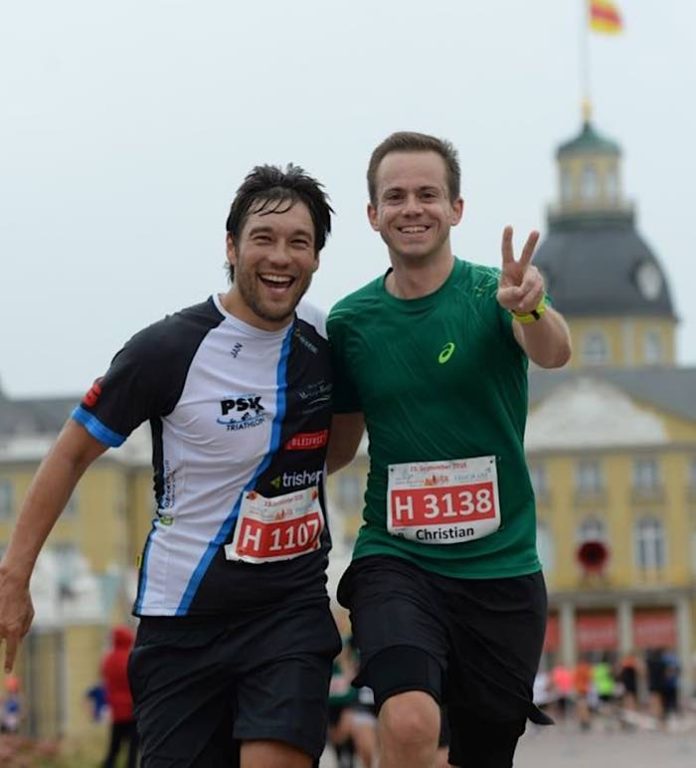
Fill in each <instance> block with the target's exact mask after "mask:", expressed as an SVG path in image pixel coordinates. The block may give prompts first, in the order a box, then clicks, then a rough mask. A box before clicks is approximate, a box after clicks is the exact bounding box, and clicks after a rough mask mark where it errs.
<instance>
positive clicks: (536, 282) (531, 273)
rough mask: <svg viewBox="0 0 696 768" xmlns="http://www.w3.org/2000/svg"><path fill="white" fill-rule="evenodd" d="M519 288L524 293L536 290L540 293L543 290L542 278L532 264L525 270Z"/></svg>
mask: <svg viewBox="0 0 696 768" xmlns="http://www.w3.org/2000/svg"><path fill="white" fill-rule="evenodd" d="M520 286H521V288H522V290H523V291H525V293H530V292H531V291H533V290H536V289H537V288H538V289H539V290H540V291H543V290H544V278H543V277H542V276H541V272H539V270H538V269H537V268H536V267H535V266H534V265H533V264H532V265H531V266H529V267H527V269H525V271H524V274H523V276H522V282H521V283H520Z"/></svg>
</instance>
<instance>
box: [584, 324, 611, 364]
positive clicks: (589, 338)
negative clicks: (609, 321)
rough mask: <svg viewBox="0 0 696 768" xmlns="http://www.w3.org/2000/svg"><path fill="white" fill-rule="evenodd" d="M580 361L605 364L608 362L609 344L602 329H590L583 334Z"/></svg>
mask: <svg viewBox="0 0 696 768" xmlns="http://www.w3.org/2000/svg"><path fill="white" fill-rule="evenodd" d="M582 361H583V362H584V363H586V364H587V365H606V363H608V362H609V344H608V342H607V337H606V336H605V335H604V333H603V332H602V331H590V332H589V333H586V334H585V338H584V339H583V344H582Z"/></svg>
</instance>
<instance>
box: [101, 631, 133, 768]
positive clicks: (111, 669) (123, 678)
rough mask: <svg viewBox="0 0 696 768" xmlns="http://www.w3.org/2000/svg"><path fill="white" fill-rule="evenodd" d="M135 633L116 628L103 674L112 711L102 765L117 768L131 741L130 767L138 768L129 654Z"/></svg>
mask: <svg viewBox="0 0 696 768" xmlns="http://www.w3.org/2000/svg"><path fill="white" fill-rule="evenodd" d="M133 640H134V635H133V632H132V630H131V629H129V628H128V627H122V626H121V627H114V629H113V633H112V643H113V648H112V649H111V650H110V651H109V652H108V653H107V654H106V655H105V656H104V658H103V660H102V665H101V676H102V680H103V681H104V688H105V689H106V701H107V703H108V705H109V710H110V712H111V736H110V739H109V751H108V752H107V755H106V759H105V760H104V762H103V764H102V765H103V768H114V766H115V765H116V758H117V757H118V754H119V752H120V750H121V746H122V744H123V742H124V741H125V742H126V743H127V744H128V763H127V765H128V768H135V766H136V764H137V759H138V757H137V756H138V733H137V730H136V727H135V718H134V717H133V698H132V697H131V691H130V685H129V683H128V657H129V656H130V652H131V648H132V647H133Z"/></svg>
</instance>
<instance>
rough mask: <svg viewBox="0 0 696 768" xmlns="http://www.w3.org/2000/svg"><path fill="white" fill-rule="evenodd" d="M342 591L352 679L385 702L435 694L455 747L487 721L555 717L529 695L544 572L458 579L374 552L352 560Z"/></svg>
mask: <svg viewBox="0 0 696 768" xmlns="http://www.w3.org/2000/svg"><path fill="white" fill-rule="evenodd" d="M338 599H339V602H340V603H341V604H342V605H343V606H345V607H346V608H348V609H349V610H350V612H351V622H352V627H353V635H354V638H355V643H356V645H357V647H358V648H359V649H360V660H361V668H360V673H359V674H358V677H357V679H356V681H355V684H356V685H369V686H370V687H371V688H372V689H373V690H374V692H375V700H376V703H377V706H378V707H380V706H381V705H382V704H383V703H384V701H385V700H386V699H387V698H389V696H391V695H394V694H396V693H400V692H403V691H408V690H423V691H426V692H428V693H430V694H431V695H432V696H433V698H434V699H435V700H436V701H437V702H438V703H440V704H443V705H446V707H447V711H448V713H449V721H450V726H451V731H452V733H451V739H452V745H454V744H455V743H459V742H464V743H466V744H469V743H471V744H473V743H474V741H475V740H476V737H477V734H476V732H475V731H482V726H481V724H482V723H490V724H498V726H499V730H500V729H502V730H506V729H508V726H509V730H510V732H515V733H517V732H518V731H519V733H521V732H522V731H523V730H524V722H525V721H526V720H527V718H529V719H531V720H532V721H533V722H537V723H544V724H546V723H550V722H552V721H551V720H550V718H548V716H546V715H544V714H543V713H542V712H541V711H540V710H538V709H537V707H536V706H535V705H534V704H533V702H532V686H533V683H534V677H535V675H536V672H537V668H538V665H539V660H540V657H541V651H542V647H543V641H544V631H545V626H546V610H547V599H546V587H545V584H544V579H543V576H542V574H541V573H540V572H539V573H534V574H530V575H525V576H517V577H512V578H504V579H468V580H464V579H453V578H448V577H445V576H440V575H438V574H434V573H430V572H428V571H424V570H422V569H421V568H418V567H417V566H415V565H413V564H411V563H410V562H408V561H407V560H402V559H400V558H396V557H388V556H372V557H365V558H360V559H358V560H355V561H353V563H352V564H351V565H350V567H349V568H348V570H347V571H346V573H345V574H344V576H343V579H342V580H341V583H340V585H339V590H338ZM467 723H470V724H471V726H472V728H471V729H469V728H468V726H467ZM469 731H471V732H469ZM519 733H518V735H519ZM515 742H516V738H515Z"/></svg>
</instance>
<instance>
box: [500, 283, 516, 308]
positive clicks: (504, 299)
mask: <svg viewBox="0 0 696 768" xmlns="http://www.w3.org/2000/svg"><path fill="white" fill-rule="evenodd" d="M521 296H522V292H521V290H520V288H519V287H518V286H516V285H512V286H510V287H508V288H499V289H498V295H497V299H498V304H500V306H501V307H503V308H504V309H507V310H509V311H512V310H513V309H514V310H515V311H517V306H518V304H519V302H520V298H521Z"/></svg>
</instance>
